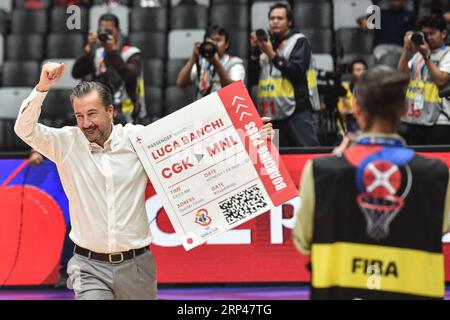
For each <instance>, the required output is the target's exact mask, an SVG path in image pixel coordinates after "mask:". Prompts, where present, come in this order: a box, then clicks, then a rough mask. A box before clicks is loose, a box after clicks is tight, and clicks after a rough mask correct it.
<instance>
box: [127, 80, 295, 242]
mask: <svg viewBox="0 0 450 320" xmlns="http://www.w3.org/2000/svg"><path fill="white" fill-rule="evenodd" d="M261 127H262V121H261V119H260V117H259V115H258V112H257V111H256V109H255V107H254V105H253V103H252V100H251V98H250V96H249V94H248V92H247V90H246V88H245V86H244V84H243V83H242V82H235V83H233V84H231V85H229V86H227V87H225V88H223V89H222V90H220V91H218V92H215V93H212V94H210V95H208V96H206V97H204V98H203V99H200V100H198V101H196V102H194V103H192V104H190V105H188V106H186V107H184V108H182V109H180V110H178V111H176V112H174V113H172V114H170V115H168V116H166V117H165V118H163V119H160V120H158V121H156V122H154V123H152V124H150V125H148V126H147V127H145V128H144V129H143V130H142V131H140V132H138V133H137V134H135V135H133V136H131V137H130V139H131V141H132V142H133V144H134V147H135V149H136V151H137V153H138V156H139V158H140V160H141V161H142V164H143V166H144V168H145V171H146V172H147V174H148V176H149V178H150V181H151V182H152V184H153V186H154V188H155V190H156V192H157V193H158V195H159V196H160V197H161V200H162V202H163V205H164V208H165V210H166V212H167V214H168V216H169V219H170V221H171V223H172V225H173V227H174V229H175V231H176V233H177V234H178V235H179V236H180V238H181V241H182V244H183V246H184V248H185V249H186V250H190V249H192V248H194V247H196V246H198V245H201V244H202V243H204V242H206V241H208V240H209V239H211V238H213V237H215V236H218V235H220V234H221V233H223V232H225V231H227V230H230V229H232V228H234V227H237V226H238V225H240V224H242V223H244V222H246V221H248V220H250V219H253V218H255V217H256V216H258V215H260V214H262V213H264V212H267V211H268V210H270V209H271V208H273V207H275V206H278V205H281V204H282V203H283V202H286V201H288V200H290V199H292V198H294V197H296V196H297V195H298V194H297V189H296V187H295V185H294V183H293V182H292V180H291V178H290V176H289V174H288V172H287V170H286V168H285V166H284V165H283V163H282V162H281V159H280V157H279V154H278V150H277V149H276V147H275V146H274V144H273V143H272V141H271V140H270V138H265V137H262V136H261Z"/></svg>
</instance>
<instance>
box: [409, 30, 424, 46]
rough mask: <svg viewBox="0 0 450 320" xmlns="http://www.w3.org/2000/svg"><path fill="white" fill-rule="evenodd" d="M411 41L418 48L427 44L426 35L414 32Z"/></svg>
mask: <svg viewBox="0 0 450 320" xmlns="http://www.w3.org/2000/svg"><path fill="white" fill-rule="evenodd" d="M410 39H411V42H412V43H414V44H415V45H416V46H420V45H422V44H423V43H424V42H425V35H424V34H423V32H414V33H413V34H412V35H411V38H410Z"/></svg>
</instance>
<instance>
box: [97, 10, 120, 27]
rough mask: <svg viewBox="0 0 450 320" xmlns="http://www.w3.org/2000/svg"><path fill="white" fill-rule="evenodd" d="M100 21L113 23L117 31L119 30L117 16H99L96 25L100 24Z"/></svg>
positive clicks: (109, 14) (107, 14) (108, 14)
mask: <svg viewBox="0 0 450 320" xmlns="http://www.w3.org/2000/svg"><path fill="white" fill-rule="evenodd" d="M102 21H111V22H113V23H114V25H115V26H116V28H117V29H119V28H120V24H119V18H117V16H116V15H114V14H112V13H105V14H103V15H101V16H100V18H99V19H98V23H99V24H100V22H102Z"/></svg>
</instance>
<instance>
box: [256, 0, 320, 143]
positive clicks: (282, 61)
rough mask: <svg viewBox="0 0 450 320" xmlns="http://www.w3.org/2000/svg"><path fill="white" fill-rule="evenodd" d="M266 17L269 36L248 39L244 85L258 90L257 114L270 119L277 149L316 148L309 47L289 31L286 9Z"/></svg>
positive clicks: (280, 5)
mask: <svg viewBox="0 0 450 320" xmlns="http://www.w3.org/2000/svg"><path fill="white" fill-rule="evenodd" d="M268 17H269V27H270V34H269V35H267V34H266V32H265V31H264V30H262V29H260V30H257V31H256V32H252V33H251V35H250V42H251V56H250V61H249V81H248V82H249V86H250V87H251V86H256V85H257V86H258V94H257V106H258V110H259V112H260V114H261V116H267V117H270V118H272V120H273V122H272V123H273V126H274V128H275V129H278V133H279V144H280V146H282V147H298V146H318V145H319V141H318V138H317V135H316V130H315V127H314V122H313V117H312V114H311V111H312V110H313V109H319V108H320V103H319V100H318V99H319V96H318V91H317V85H316V86H315V87H313V86H309V81H308V79H310V78H312V76H313V74H312V63H311V61H312V52H311V45H310V43H309V41H308V39H307V38H306V37H305V36H304V35H303V34H301V33H299V32H298V31H296V30H294V29H292V28H293V23H294V21H293V13H292V9H291V8H290V6H289V5H287V4H285V3H276V4H274V5H273V6H272V7H270V10H269V14H268ZM311 84H312V83H311Z"/></svg>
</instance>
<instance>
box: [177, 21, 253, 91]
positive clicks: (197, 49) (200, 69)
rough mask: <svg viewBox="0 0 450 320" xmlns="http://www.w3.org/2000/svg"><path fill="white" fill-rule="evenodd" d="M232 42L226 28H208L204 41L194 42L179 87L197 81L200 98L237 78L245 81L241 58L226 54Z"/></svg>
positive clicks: (179, 79)
mask: <svg viewBox="0 0 450 320" xmlns="http://www.w3.org/2000/svg"><path fill="white" fill-rule="evenodd" d="M229 41H230V35H229V34H228V32H227V31H226V30H225V29H224V28H222V27H220V26H216V25H214V26H211V27H209V28H208V29H207V30H206V33H205V37H204V40H203V43H200V42H196V43H195V44H194V51H193V53H192V56H191V58H190V59H189V60H188V61H187V62H186V64H185V66H184V67H183V68H182V69H181V71H180V73H179V74H178V78H177V86H179V87H181V88H184V87H187V86H188V85H191V84H195V85H196V87H197V98H198V99H200V98H202V97H204V96H207V95H208V94H210V93H211V92H214V91H217V90H220V89H221V88H222V87H225V86H226V85H228V84H230V83H232V82H234V81H239V80H244V79H245V68H244V64H243V62H242V59H240V58H238V57H233V56H231V55H229V54H227V51H228V49H229V47H230V42H229Z"/></svg>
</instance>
